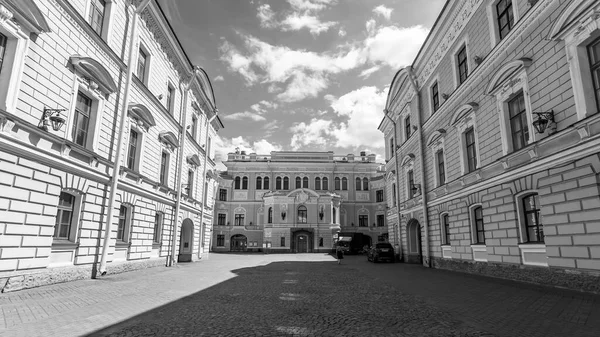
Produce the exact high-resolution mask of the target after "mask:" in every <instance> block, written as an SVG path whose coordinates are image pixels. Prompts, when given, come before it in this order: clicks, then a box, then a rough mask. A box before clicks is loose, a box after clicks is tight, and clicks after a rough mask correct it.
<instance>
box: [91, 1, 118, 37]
mask: <svg viewBox="0 0 600 337" xmlns="http://www.w3.org/2000/svg"><path fill="white" fill-rule="evenodd" d="M92 1H93V0H92ZM92 1H86V8H85V14H86V15H85V18H86V23H87V24H88V25H89V26H90V27H92V30H94V32H96V34H97V35H98V36H100V37H101V38H102V40H104V42H106V43H107V44H109V43H110V40H111V37H112V31H113V17H114V15H113V14H114V10H113V9H114V8H113V6H114V5H115V4H114V2H113V0H104V4H105V6H104V15H103V18H102V30H101V32H100V33H98V32H97V31H96V30H95V29H94V27H93V26H92V24H91V22H90V21H91V19H90V16H91V12H92V9H93V8H92V7H93V5H92Z"/></svg>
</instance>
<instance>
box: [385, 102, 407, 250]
mask: <svg viewBox="0 0 600 337" xmlns="http://www.w3.org/2000/svg"><path fill="white" fill-rule="evenodd" d="M389 112H390V111H389V110H388V109H384V110H383V114H384V115H385V117H387V118H388V119H389V120H390V122H392V125H394V144H393V146H394V148H393V149H392V151H393V154H394V157H396V158H394V163H395V165H396V184H395V185H396V200H394V203H395V204H396V214H397V215H396V216H397V217H398V225H397V226H398V237H397V239H398V248H399V249H398V254H399V258H400V259H402V254H403V252H402V237H401V236H402V235H401V233H402V230H401V229H400V221H401V220H402V217H401V215H400V202H399V200H398V198H399V197H400V168H399V167H398V154H397V153H396V144H397V142H398V130H397V127H398V126H397V125H396V122H395V121H394V120H393V119H392V118H391V117H390V116H389V115H388V113H389ZM394 234H396V233H394Z"/></svg>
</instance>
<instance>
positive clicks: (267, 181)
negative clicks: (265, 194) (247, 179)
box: [263, 177, 269, 190]
mask: <svg viewBox="0 0 600 337" xmlns="http://www.w3.org/2000/svg"><path fill="white" fill-rule="evenodd" d="M268 189H269V177H265V179H263V190H268Z"/></svg>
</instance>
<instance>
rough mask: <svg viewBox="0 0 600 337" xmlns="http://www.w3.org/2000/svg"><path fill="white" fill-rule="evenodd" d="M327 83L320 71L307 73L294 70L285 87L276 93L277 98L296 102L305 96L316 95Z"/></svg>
mask: <svg viewBox="0 0 600 337" xmlns="http://www.w3.org/2000/svg"><path fill="white" fill-rule="evenodd" d="M328 84H329V81H328V80H327V78H325V76H324V75H323V74H321V73H315V74H307V73H305V72H303V71H294V73H293V74H292V81H291V82H290V83H289V84H288V87H287V89H286V90H285V91H284V92H282V93H280V94H278V95H277V98H278V99H279V100H280V101H282V102H297V101H300V100H303V99H305V98H307V97H317V95H318V94H319V92H321V91H322V90H323V89H325V88H327V86H328Z"/></svg>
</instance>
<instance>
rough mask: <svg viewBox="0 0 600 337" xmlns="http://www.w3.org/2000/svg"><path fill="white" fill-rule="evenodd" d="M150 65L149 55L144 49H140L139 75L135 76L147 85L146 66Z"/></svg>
mask: <svg viewBox="0 0 600 337" xmlns="http://www.w3.org/2000/svg"><path fill="white" fill-rule="evenodd" d="M147 64H148V55H147V54H146V53H145V52H144V50H143V49H142V48H140V50H139V52H138V64H137V73H136V74H135V75H136V76H137V78H138V79H139V80H140V81H142V83H144V84H146V70H147V69H146V66H147Z"/></svg>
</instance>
